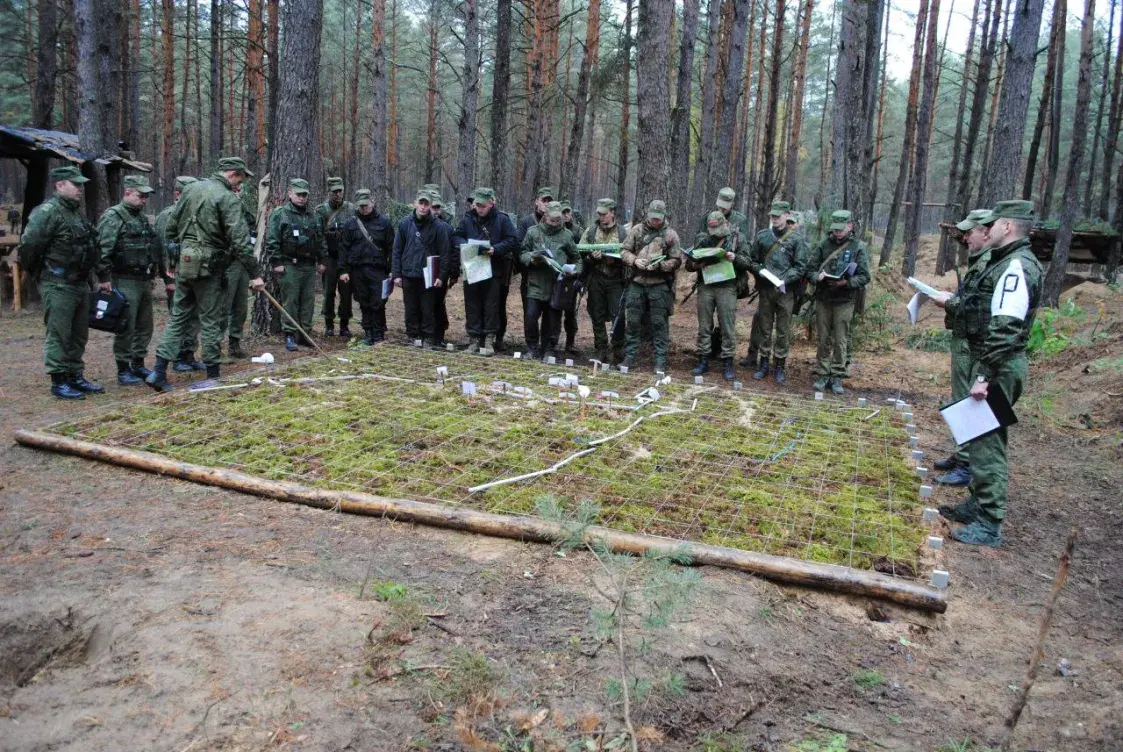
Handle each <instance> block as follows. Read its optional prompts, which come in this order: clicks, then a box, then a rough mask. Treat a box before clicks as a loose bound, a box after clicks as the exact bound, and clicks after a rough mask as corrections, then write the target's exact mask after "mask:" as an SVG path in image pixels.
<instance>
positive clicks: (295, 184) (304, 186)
mask: <svg viewBox="0 0 1123 752" xmlns="http://www.w3.org/2000/svg"><path fill="white" fill-rule="evenodd" d="M289 190H290V191H292V192H293V193H296V194H306V193H310V192H311V191H310V190H309V189H308V181H307V180H305V179H304V178H289Z"/></svg>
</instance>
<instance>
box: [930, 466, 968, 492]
mask: <svg viewBox="0 0 1123 752" xmlns="http://www.w3.org/2000/svg"><path fill="white" fill-rule="evenodd" d="M974 477H975V476H974V473H972V472H971V466H970V465H956V466H955V467H953V468H952V469H951V470H948V471H947V472H946V473H944V474H943V475H939V476H937V477H936V485H938V486H952V487H962V486H969V485H971V480H972V479H973V478H974Z"/></svg>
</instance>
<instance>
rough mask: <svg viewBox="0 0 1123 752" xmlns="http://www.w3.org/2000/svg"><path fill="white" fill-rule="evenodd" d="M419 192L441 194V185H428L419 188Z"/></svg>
mask: <svg viewBox="0 0 1123 752" xmlns="http://www.w3.org/2000/svg"><path fill="white" fill-rule="evenodd" d="M418 190H419V191H426V192H428V193H440V192H441V187H440V186H439V185H437V184H436V183H426V184H425V185H423V186H421V187H420V188H418Z"/></svg>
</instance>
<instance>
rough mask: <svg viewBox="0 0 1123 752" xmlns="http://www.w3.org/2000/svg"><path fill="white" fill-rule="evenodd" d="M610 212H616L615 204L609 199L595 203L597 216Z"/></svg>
mask: <svg viewBox="0 0 1123 752" xmlns="http://www.w3.org/2000/svg"><path fill="white" fill-rule="evenodd" d="M610 211H616V202H615V201H613V200H612V199H610V198H602V199H600V200H599V201H597V214H608V213H609V212H610Z"/></svg>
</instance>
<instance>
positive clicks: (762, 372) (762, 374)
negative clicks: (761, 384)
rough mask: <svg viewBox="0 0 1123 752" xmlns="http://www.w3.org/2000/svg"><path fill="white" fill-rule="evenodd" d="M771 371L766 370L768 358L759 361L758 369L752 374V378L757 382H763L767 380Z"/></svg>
mask: <svg viewBox="0 0 1123 752" xmlns="http://www.w3.org/2000/svg"><path fill="white" fill-rule="evenodd" d="M771 372H772V371H771V370H770V369H769V368H768V358H761V359H760V368H758V369H757V370H756V371H755V372H754V373H753V378H754V379H756V380H757V381H763V380H764V379H767V378H768V374H769V373H771Z"/></svg>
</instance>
